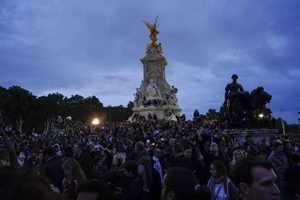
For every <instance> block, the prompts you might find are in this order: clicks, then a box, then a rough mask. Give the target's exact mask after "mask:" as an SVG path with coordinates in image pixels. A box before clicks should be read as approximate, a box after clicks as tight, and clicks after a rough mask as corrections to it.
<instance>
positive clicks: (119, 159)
mask: <svg viewBox="0 0 300 200" xmlns="http://www.w3.org/2000/svg"><path fill="white" fill-rule="evenodd" d="M126 158H127V155H126V153H125V150H124V147H123V146H122V145H119V147H118V149H117V153H116V154H115V155H114V156H113V160H112V166H111V167H112V168H119V167H122V166H123V165H124V163H125V161H126Z"/></svg>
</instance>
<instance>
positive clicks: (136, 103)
mask: <svg viewBox="0 0 300 200" xmlns="http://www.w3.org/2000/svg"><path fill="white" fill-rule="evenodd" d="M133 95H134V107H139V106H140V105H141V104H140V99H141V98H142V93H141V92H140V90H139V88H136V93H134V94H133Z"/></svg>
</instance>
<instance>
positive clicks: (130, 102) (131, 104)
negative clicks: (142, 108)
mask: <svg viewBox="0 0 300 200" xmlns="http://www.w3.org/2000/svg"><path fill="white" fill-rule="evenodd" d="M133 106H134V104H133V102H132V101H129V102H128V104H127V108H128V109H130V110H132V109H133Z"/></svg>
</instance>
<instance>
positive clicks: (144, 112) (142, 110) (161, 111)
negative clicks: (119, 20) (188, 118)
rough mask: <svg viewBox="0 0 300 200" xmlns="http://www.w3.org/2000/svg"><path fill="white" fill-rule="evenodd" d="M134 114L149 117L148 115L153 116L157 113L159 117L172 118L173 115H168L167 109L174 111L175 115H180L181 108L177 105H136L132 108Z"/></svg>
mask: <svg viewBox="0 0 300 200" xmlns="http://www.w3.org/2000/svg"><path fill="white" fill-rule="evenodd" d="M132 110H133V112H134V114H138V115H140V116H144V117H146V118H147V119H148V115H149V114H151V115H152V116H153V115H154V114H155V115H156V116H157V118H158V119H171V116H168V115H167V116H166V111H173V114H174V115H175V116H179V115H180V112H181V109H180V108H179V107H178V106H177V107H176V106H162V107H155V106H147V107H135V108H133V109H132Z"/></svg>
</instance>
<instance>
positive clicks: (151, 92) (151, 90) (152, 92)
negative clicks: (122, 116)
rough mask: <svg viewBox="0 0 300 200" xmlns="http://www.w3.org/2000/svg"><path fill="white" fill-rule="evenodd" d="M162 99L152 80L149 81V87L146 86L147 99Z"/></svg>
mask: <svg viewBox="0 0 300 200" xmlns="http://www.w3.org/2000/svg"><path fill="white" fill-rule="evenodd" d="M158 98H162V97H161V94H160V90H159V88H158V86H157V85H156V83H154V80H153V79H150V81H149V85H148V86H147V99H158Z"/></svg>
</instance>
